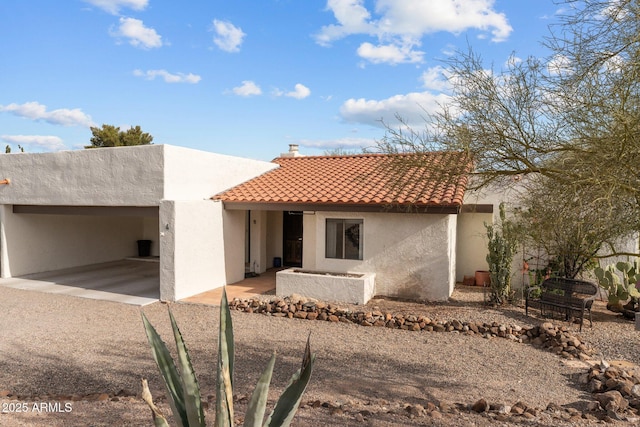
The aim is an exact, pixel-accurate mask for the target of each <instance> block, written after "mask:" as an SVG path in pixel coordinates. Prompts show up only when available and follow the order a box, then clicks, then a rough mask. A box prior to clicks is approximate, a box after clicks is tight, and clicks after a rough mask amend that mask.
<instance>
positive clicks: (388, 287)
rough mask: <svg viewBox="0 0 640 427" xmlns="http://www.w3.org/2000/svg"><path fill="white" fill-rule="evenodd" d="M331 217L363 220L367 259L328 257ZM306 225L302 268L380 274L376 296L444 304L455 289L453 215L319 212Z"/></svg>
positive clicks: (378, 275) (377, 279)
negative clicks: (326, 247) (313, 245)
mask: <svg viewBox="0 0 640 427" xmlns="http://www.w3.org/2000/svg"><path fill="white" fill-rule="evenodd" d="M327 218H359V219H362V220H363V229H364V230H363V235H361V238H362V239H363V244H364V250H363V260H361V261H359V260H342V259H330V258H325V226H326V219H327ZM310 226H311V227H310ZM304 227H305V228H304V240H303V241H304V246H305V247H304V251H303V253H305V254H306V255H305V257H304V259H303V268H304V269H310V270H321V271H333V272H372V273H376V278H375V282H376V294H377V295H385V296H394V297H401V298H410V299H418V300H446V299H447V298H448V297H449V296H450V294H451V292H452V291H453V287H454V286H455V242H456V237H455V235H456V216H455V215H445V214H409V213H358V212H320V211H318V212H316V213H315V215H313V219H311V218H305V223H304ZM310 234H313V236H310ZM311 242H315V249H311V248H310V249H308V245H309V243H311ZM310 253H312V254H313V255H315V256H314V257H313V258H311V254H310Z"/></svg>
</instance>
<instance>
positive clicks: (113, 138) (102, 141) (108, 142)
mask: <svg viewBox="0 0 640 427" xmlns="http://www.w3.org/2000/svg"><path fill="white" fill-rule="evenodd" d="M91 134H92V135H93V136H92V137H91V140H90V141H91V145H87V146H85V147H84V148H102V147H125V146H130V145H149V144H151V141H153V136H151V135H150V134H148V133H146V132H142V129H140V126H136V127H133V126H131V127H130V128H129V129H127V130H126V131H121V130H120V128H119V127H116V126H112V125H105V124H103V125H102V128H98V127H91Z"/></svg>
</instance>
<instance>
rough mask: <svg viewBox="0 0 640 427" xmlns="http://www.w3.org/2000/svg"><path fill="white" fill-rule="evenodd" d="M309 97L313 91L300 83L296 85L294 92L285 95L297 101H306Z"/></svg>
mask: <svg viewBox="0 0 640 427" xmlns="http://www.w3.org/2000/svg"><path fill="white" fill-rule="evenodd" d="M309 95H311V91H310V90H309V88H308V87H306V86H305V85H303V84H300V83H298V84H296V85H295V89H294V90H293V91H291V92H287V93H286V94H285V96H288V97H290V98H296V99H304V98H306V97H307V96H309Z"/></svg>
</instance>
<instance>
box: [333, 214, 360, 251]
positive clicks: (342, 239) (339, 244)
mask: <svg viewBox="0 0 640 427" xmlns="http://www.w3.org/2000/svg"><path fill="white" fill-rule="evenodd" d="M325 243H326V245H325V248H326V250H325V257H326V258H338V259H362V220H361V219H333V218H328V219H327V227H326V241H325Z"/></svg>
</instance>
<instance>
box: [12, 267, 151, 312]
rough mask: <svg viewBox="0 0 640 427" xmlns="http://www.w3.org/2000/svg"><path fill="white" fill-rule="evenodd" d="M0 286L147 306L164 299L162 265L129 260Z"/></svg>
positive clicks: (30, 276)
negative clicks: (161, 288)
mask: <svg viewBox="0 0 640 427" xmlns="http://www.w3.org/2000/svg"><path fill="white" fill-rule="evenodd" d="M0 286H4V287H9V288H14V289H24V290H30V291H38V292H47V293H53V294H64V295H72V296H77V297H81V298H92V299H99V300H106V301H115V302H122V303H125V304H133V305H146V304H151V303H153V302H156V301H158V299H159V298H160V263H159V262H158V260H157V259H155V258H140V259H125V260H120V261H113V262H106V263H101V264H92V265H87V266H82V267H74V268H67V269H63V270H56V271H47V272H44V273H36V274H28V275H24V276H20V277H11V278H6V279H0Z"/></svg>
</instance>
